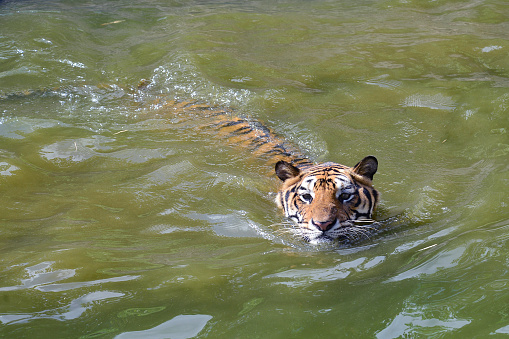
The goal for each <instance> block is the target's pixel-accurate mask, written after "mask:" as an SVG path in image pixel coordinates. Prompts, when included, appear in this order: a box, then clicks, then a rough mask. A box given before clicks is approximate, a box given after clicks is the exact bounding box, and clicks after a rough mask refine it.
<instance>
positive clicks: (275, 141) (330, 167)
mask: <svg viewBox="0 0 509 339" xmlns="http://www.w3.org/2000/svg"><path fill="white" fill-rule="evenodd" d="M163 106H165V107H166V108H169V109H171V110H172V111H173V113H174V115H177V116H181V117H185V119H190V118H191V119H193V120H196V119H201V120H202V121H203V119H205V122H202V124H200V125H199V128H205V129H210V128H211V127H213V128H214V129H215V134H216V137H220V138H223V139H225V141H226V142H228V143H231V144H233V145H237V146H239V147H245V148H248V149H250V150H251V152H252V154H253V156H255V157H257V158H262V159H265V160H267V161H268V162H269V163H272V164H274V163H275V174H276V176H277V177H278V178H279V179H281V180H282V181H283V184H282V186H281V189H280V190H279V191H278V192H277V195H276V199H275V201H276V204H277V206H278V207H279V208H281V209H282V210H283V212H284V214H285V216H286V217H287V218H288V219H289V220H291V221H292V222H293V223H294V224H295V226H296V227H295V230H296V233H297V234H299V235H300V236H302V237H303V238H304V239H305V240H307V241H308V242H310V243H319V242H326V241H333V240H335V239H344V240H352V239H357V238H359V236H360V237H361V238H362V237H367V235H368V234H369V233H370V232H369V229H370V228H371V227H370V226H369V224H371V223H372V222H373V220H372V219H371V218H372V215H373V212H374V210H375V208H376V205H377V203H378V199H379V193H378V191H377V190H376V189H375V188H374V187H373V176H374V174H375V173H376V171H377V169H378V161H377V159H376V158H375V157H374V156H367V157H365V158H364V159H362V160H361V161H360V162H359V163H357V164H356V165H355V166H353V167H348V166H345V165H341V164H337V163H333V162H327V163H322V164H314V163H313V162H311V161H310V160H309V159H307V158H306V157H305V156H303V155H302V154H301V153H300V152H299V151H298V150H297V149H296V148H294V147H293V146H292V145H291V144H289V143H288V142H286V141H284V140H283V139H281V138H279V137H278V136H277V135H276V134H275V133H274V132H273V131H272V130H270V129H269V128H268V127H266V126H265V125H263V124H261V123H260V122H258V121H253V120H248V119H243V118H239V117H237V116H235V115H234V113H233V112H232V111H231V110H229V109H224V108H217V107H211V106H210V105H207V104H202V105H200V104H196V103H193V102H175V101H171V102H167V103H165V104H164V105H163Z"/></svg>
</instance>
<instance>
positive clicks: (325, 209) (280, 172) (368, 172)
mask: <svg viewBox="0 0 509 339" xmlns="http://www.w3.org/2000/svg"><path fill="white" fill-rule="evenodd" d="M377 167H378V162H377V160H376V158H375V157H372V156H368V157H366V158H364V159H362V160H361V161H360V162H359V163H358V164H357V165H355V166H354V167H348V166H344V165H340V164H336V163H331V162H328V163H324V164H318V165H307V166H301V167H296V166H293V165H292V164H290V163H288V162H285V161H279V162H278V163H277V164H276V174H277V176H278V177H279V178H280V179H281V180H282V181H283V186H282V187H281V189H280V191H279V192H278V193H277V197H276V203H277V205H278V206H279V207H280V208H281V209H283V211H284V213H285V215H286V217H287V218H288V219H290V220H292V221H293V222H294V223H295V225H296V230H297V233H298V234H300V235H301V236H302V237H303V238H304V239H306V240H307V241H309V242H311V243H318V242H323V241H331V240H334V239H342V240H343V239H346V240H353V239H357V238H359V236H360V237H363V236H367V235H368V234H369V231H367V229H366V228H367V226H366V225H365V223H364V222H368V221H371V217H372V214H373V211H374V209H375V207H376V204H377V203H378V196H379V194H378V192H377V190H376V189H374V188H373V185H372V180H373V175H374V174H375V173H376V170H377Z"/></svg>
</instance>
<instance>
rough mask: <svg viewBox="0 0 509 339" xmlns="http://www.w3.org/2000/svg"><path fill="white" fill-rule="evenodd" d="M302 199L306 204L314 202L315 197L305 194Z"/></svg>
mask: <svg viewBox="0 0 509 339" xmlns="http://www.w3.org/2000/svg"><path fill="white" fill-rule="evenodd" d="M300 197H301V199H302V200H304V201H305V202H311V200H313V196H312V195H311V194H309V193H305V194H303V195H301V196H300Z"/></svg>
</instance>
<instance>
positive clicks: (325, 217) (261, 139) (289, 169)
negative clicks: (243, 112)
mask: <svg viewBox="0 0 509 339" xmlns="http://www.w3.org/2000/svg"><path fill="white" fill-rule="evenodd" d="M147 84H148V82H147V81H141V82H140V84H139V85H138V88H136V89H131V90H130V91H126V92H131V93H135V92H136V90H144V89H145V88H146V87H147ZM110 87H111V86H110ZM97 88H98V89H104V88H106V89H108V88H109V87H108V86H101V87H99V86H98V87H97ZM115 88H116V87H112V89H115ZM55 91H57V90H56V89H51V90H49V91H48V90H44V91H24V92H22V93H21V94H20V93H15V94H13V95H10V96H7V95H3V96H2V97H0V99H10V98H15V97H18V96H29V95H34V94H35V95H45V94H47V93H50V94H51V93H55ZM148 111H150V112H152V113H154V112H155V114H160V115H161V116H162V117H165V118H170V122H171V123H172V124H175V125H176V126H178V125H179V124H181V125H183V126H184V127H185V128H188V129H190V130H194V131H196V132H198V133H211V132H212V134H214V137H215V138H216V139H222V140H224V142H225V143H228V144H231V145H235V146H236V147H241V148H245V149H248V150H249V151H250V152H251V154H252V156H253V157H254V158H257V159H262V160H265V161H266V162H267V165H268V167H271V166H269V165H272V166H274V167H273V168H274V171H275V175H276V176H277V177H278V178H279V179H280V180H281V181H282V185H281V187H280V189H279V190H278V191H277V193H276V198H275V202H276V205H277V207H278V208H280V209H282V210H283V214H284V215H285V217H286V218H287V219H288V220H290V222H291V223H292V224H293V225H294V227H293V230H294V231H295V233H296V234H298V235H299V236H300V237H301V238H303V239H304V240H305V241H307V242H309V243H312V244H317V243H322V242H332V241H335V240H353V239H356V238H358V236H359V235H360V236H362V237H369V233H370V229H371V227H370V225H371V224H372V223H373V222H374V221H373V220H372V219H371V218H372V215H373V213H374V211H375V209H376V206H377V204H378V200H379V193H378V191H377V190H376V189H375V188H374V187H373V176H374V174H375V173H376V172H377V169H378V161H377V159H376V158H375V157H374V156H367V157H365V158H364V159H362V160H361V161H360V162H358V163H357V164H356V165H355V166H353V167H348V166H345V165H341V164H338V163H334V162H326V163H314V162H312V161H311V160H309V159H308V157H307V156H305V155H303V154H302V153H301V152H300V150H299V149H298V148H296V147H295V146H294V145H293V144H291V143H290V142H288V141H286V140H285V139H283V138H281V137H279V136H278V135H277V134H276V133H275V132H273V131H272V130H271V129H270V128H268V127H267V126H266V125H264V124H263V123H261V122H259V121H257V120H253V119H248V118H242V117H239V116H237V114H236V112H235V111H234V110H232V109H230V108H227V107H226V108H225V107H220V106H214V105H210V104H208V103H200V102H197V101H196V100H190V101H185V100H166V98H161V99H156V100H155V101H153V102H152V103H151V104H150V105H149V109H148ZM274 164H275V165H274Z"/></svg>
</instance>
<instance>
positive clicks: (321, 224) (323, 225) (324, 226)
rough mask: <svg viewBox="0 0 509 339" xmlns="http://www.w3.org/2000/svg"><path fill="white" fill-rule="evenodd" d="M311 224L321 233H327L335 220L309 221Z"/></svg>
mask: <svg viewBox="0 0 509 339" xmlns="http://www.w3.org/2000/svg"><path fill="white" fill-rule="evenodd" d="M311 223H312V224H313V225H315V226H316V227H317V228H318V229H319V230H321V231H322V232H325V231H328V230H330V229H331V228H332V226H334V224H335V223H336V219H332V220H327V221H315V220H313V219H311Z"/></svg>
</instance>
